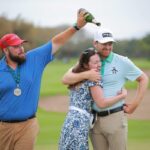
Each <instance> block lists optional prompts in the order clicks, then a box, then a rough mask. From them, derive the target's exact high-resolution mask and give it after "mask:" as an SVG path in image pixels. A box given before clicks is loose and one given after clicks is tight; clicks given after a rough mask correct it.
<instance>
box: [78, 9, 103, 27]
mask: <svg viewBox="0 0 150 150" xmlns="http://www.w3.org/2000/svg"><path fill="white" fill-rule="evenodd" d="M80 13H84V17H85V21H86V22H90V23H94V24H95V25H97V26H100V25H101V23H100V22H97V21H96V20H95V18H94V16H93V15H92V14H91V13H90V12H89V11H87V10H86V9H84V8H80V9H79V11H78V14H80Z"/></svg>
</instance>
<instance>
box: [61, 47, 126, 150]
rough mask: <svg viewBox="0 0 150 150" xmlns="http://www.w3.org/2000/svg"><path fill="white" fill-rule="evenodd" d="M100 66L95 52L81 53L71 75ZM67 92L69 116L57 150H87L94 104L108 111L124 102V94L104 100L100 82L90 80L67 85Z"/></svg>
mask: <svg viewBox="0 0 150 150" xmlns="http://www.w3.org/2000/svg"><path fill="white" fill-rule="evenodd" d="M100 66H101V62H100V58H99V55H98V54H97V51H96V50H95V49H93V48H89V49H87V50H85V51H84V52H82V54H81V56H80V59H79V62H78V64H77V65H76V67H74V68H73V70H72V71H73V72H75V73H78V72H83V71H85V70H90V69H94V70H95V71H99V68H100ZM69 89H70V104H69V112H68V114H67V116H66V119H65V121H64V124H63V127H62V131H61V136H60V141H59V150H88V149H89V145H88V133H89V128H90V117H91V115H92V114H91V106H92V103H93V101H95V102H96V103H97V105H98V106H99V107H107V106H110V105H113V104H114V103H115V102H117V101H119V100H121V99H122V98H125V97H126V95H127V92H126V90H123V91H122V92H120V93H118V95H117V96H115V97H112V98H105V99H104V97H103V92H102V83H101V81H99V82H92V81H89V80H84V81H82V82H80V83H77V84H75V85H70V86H69ZM93 94H94V95H93ZM92 97H93V98H92Z"/></svg>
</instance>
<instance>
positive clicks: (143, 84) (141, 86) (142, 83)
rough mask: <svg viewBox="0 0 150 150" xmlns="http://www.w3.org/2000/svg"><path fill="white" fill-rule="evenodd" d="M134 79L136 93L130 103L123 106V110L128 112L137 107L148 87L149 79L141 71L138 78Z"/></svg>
mask: <svg viewBox="0 0 150 150" xmlns="http://www.w3.org/2000/svg"><path fill="white" fill-rule="evenodd" d="M136 81H137V82H138V87H137V92H136V95H135V97H134V99H133V100H132V102H131V104H126V106H125V108H124V110H125V112H126V113H129V114H131V113H133V112H134V110H135V109H136V108H137V107H138V105H139V104H140V102H141V101H142V99H143V97H144V95H145V92H146V90H147V88H148V82H149V79H148V76H147V75H146V74H145V73H143V74H142V75H141V76H140V77H139V78H137V80H136Z"/></svg>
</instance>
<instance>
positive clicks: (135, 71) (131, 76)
mask: <svg viewBox="0 0 150 150" xmlns="http://www.w3.org/2000/svg"><path fill="white" fill-rule="evenodd" d="M124 65H125V70H124V71H125V78H126V79H127V80H130V81H134V80H136V79H137V78H138V77H139V76H141V74H142V73H143V72H142V70H141V69H139V68H138V67H137V66H136V65H135V64H134V63H133V62H132V61H131V60H130V59H128V58H127V57H126V58H125V64H124Z"/></svg>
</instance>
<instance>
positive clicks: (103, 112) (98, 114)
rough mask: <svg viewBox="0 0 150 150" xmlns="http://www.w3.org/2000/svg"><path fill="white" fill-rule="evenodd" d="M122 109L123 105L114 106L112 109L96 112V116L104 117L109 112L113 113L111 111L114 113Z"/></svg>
mask: <svg viewBox="0 0 150 150" xmlns="http://www.w3.org/2000/svg"><path fill="white" fill-rule="evenodd" d="M122 110H123V106H120V107H116V108H113V109H110V110H105V111H101V112H97V116H99V117H104V116H108V115H110V114H113V113H116V112H119V111H122Z"/></svg>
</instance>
